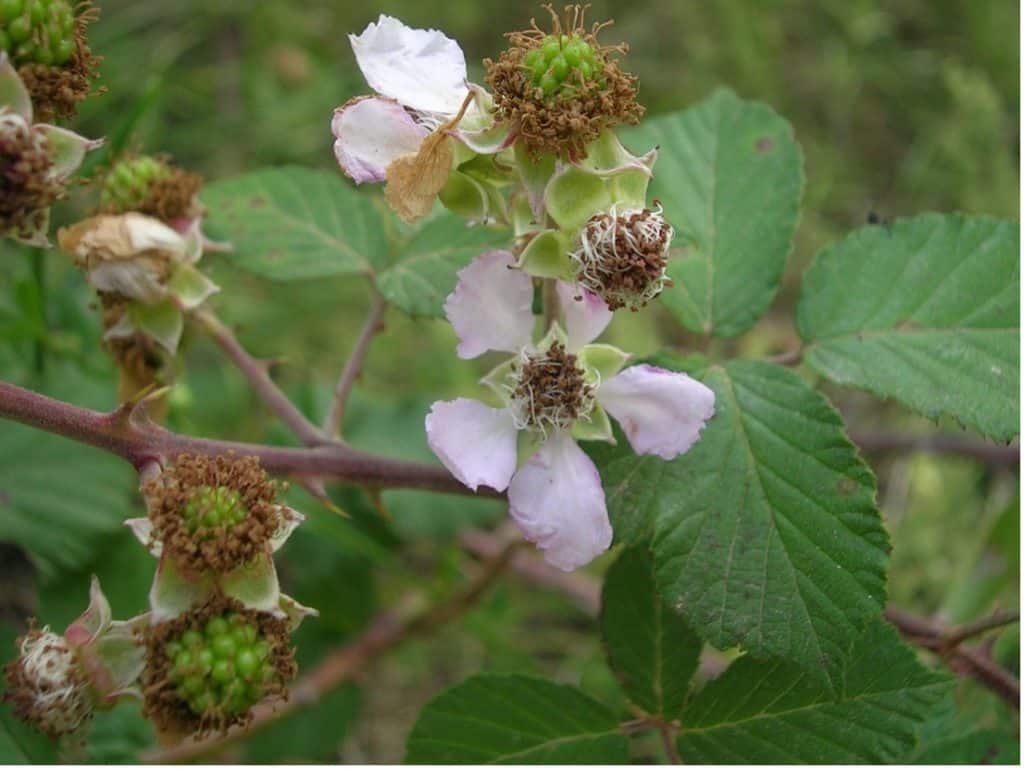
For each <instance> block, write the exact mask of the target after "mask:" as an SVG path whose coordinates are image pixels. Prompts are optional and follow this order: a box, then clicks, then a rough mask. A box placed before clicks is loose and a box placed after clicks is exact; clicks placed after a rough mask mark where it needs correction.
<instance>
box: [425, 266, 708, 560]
mask: <svg viewBox="0 0 1024 769" xmlns="http://www.w3.org/2000/svg"><path fill="white" fill-rule="evenodd" d="M513 264H514V259H513V257H512V255H511V254H510V253H508V252H504V251H494V252H489V253H486V254H484V255H482V256H481V257H479V258H478V259H477V260H476V261H475V262H473V263H472V264H471V265H469V266H468V267H466V268H465V269H464V270H463V271H462V272H461V273H460V274H459V284H458V286H457V287H456V289H455V291H454V292H453V293H452V294H451V295H450V296H449V297H448V300H447V302H446V304H445V312H446V314H447V316H448V319H449V320H450V321H451V323H452V325H453V327H454V328H455V331H456V334H457V335H458V337H459V340H460V343H459V348H458V352H459V355H460V356H461V357H464V358H472V357H476V356H477V355H480V354H482V353H483V352H485V351H487V350H504V351H509V352H516V353H517V356H516V357H515V358H513V359H511V360H509V361H507V362H506V363H504V364H502V365H501V366H498V367H497V368H496V369H495V370H494V371H493V372H492V373H491V374H489V375H488V377H487V378H486V379H485V380H484V382H485V383H486V384H488V385H489V386H490V387H492V388H493V389H494V390H495V392H497V393H498V395H499V396H500V397H501V398H502V400H503V402H504V406H503V407H502V408H492V407H490V406H487V405H485V404H483V403H481V402H479V401H475V400H470V399H467V398H459V399H457V400H454V401H446V402H438V403H435V404H434V405H433V407H432V409H431V411H430V414H429V415H428V416H427V418H426V430H427V441H428V443H429V444H430V447H431V449H432V450H433V451H434V453H435V454H436V455H437V456H438V458H439V459H440V460H441V461H442V463H443V464H444V465H445V467H447V468H448V469H449V470H450V471H451V472H452V474H453V475H455V477H456V478H458V479H459V480H460V481H461V482H462V483H464V484H465V485H466V486H468V487H469V488H471V489H474V490H476V489H477V488H478V487H479V486H481V485H485V486H490V487H491V488H493V489H496V490H498V491H503V490H505V489H506V488H507V489H508V500H509V511H510V513H511V515H512V517H513V518H514V519H515V521H516V523H517V524H518V525H519V527H520V529H521V531H522V532H523V535H524V536H525V537H526V538H527V539H529V540H531V541H533V542H536V543H537V545H538V546H539V547H540V548H541V549H542V550H543V551H544V553H545V557H546V558H547V560H548V561H549V562H550V563H552V564H554V565H555V566H557V567H559V568H561V569H564V570H566V571H570V570H572V569H575V568H578V567H579V566H582V565H584V564H586V563H588V562H589V561H590V560H592V559H593V558H594V557H596V556H597V555H599V554H600V553H602V552H603V551H604V550H606V549H607V548H608V547H609V545H610V544H611V539H612V530H611V526H610V524H609V522H608V513H607V510H606V507H605V499H604V491H603V489H602V486H601V479H600V477H599V475H598V472H597V468H596V467H595V466H594V463H593V462H592V461H591V460H590V458H589V457H588V456H587V455H586V454H585V453H584V452H583V451H582V450H581V449H580V448H579V447H578V446H577V445H576V442H575V440H576V439H583V440H607V441H611V440H613V439H612V433H611V426H610V424H609V422H608V415H609V414H610V415H611V416H612V417H614V418H615V419H616V420H617V421H618V422H619V424H620V425H621V426H622V429H623V432H624V433H625V434H626V438H627V440H628V441H629V443H630V445H631V446H632V447H633V450H634V451H636V452H637V453H639V454H655V455H657V456H659V457H661V458H663V459H672V458H674V457H676V456H678V455H679V454H682V453H683V452H685V451H687V450H688V449H689V448H690V447H691V446H692V445H693V444H694V443H695V442H696V441H697V438H698V437H699V435H700V431H701V429H702V428H703V427H704V424H705V423H706V422H707V420H708V419H710V418H711V417H712V415H713V414H714V400H715V397H714V393H713V392H712V391H711V390H710V389H709V388H707V387H706V386H705V385H703V384H701V383H700V382H698V381H696V380H695V379H692V378H691V377H689V376H687V375H686V374H680V373H675V372H671V371H666V370H664V369H660V368H656V367H654V366H648V365H638V366H632V367H630V368H626V369H624V370H622V366H623V365H624V364H625V362H626V360H627V359H628V356H627V355H626V354H625V353H623V352H621V351H619V350H617V349H616V348H614V347H611V346H610V345H604V344H591V342H593V340H594V339H596V338H597V337H598V336H599V335H600V334H601V332H602V331H603V330H604V328H605V327H606V326H607V325H608V322H609V321H610V319H611V314H612V313H611V311H610V310H609V309H608V307H607V306H606V305H605V304H604V302H603V301H602V300H601V299H600V298H598V297H597V296H595V295H594V294H591V293H590V292H587V291H580V292H577V291H576V290H574V289H573V288H572V287H571V286H569V285H568V284H565V283H559V284H558V286H557V289H558V297H559V304H560V307H561V311H562V317H563V319H564V322H565V331H564V332H563V331H562V330H561V329H560V328H559V327H558V326H557V325H555V326H554V327H553V329H552V331H551V332H549V333H548V334H547V335H546V336H545V338H544V340H542V341H541V342H540V343H539V344H538V345H536V346H533V345H532V344H531V339H532V329H533V325H534V319H533V315H532V313H531V302H530V297H532V293H533V284H532V281H531V279H530V277H529V276H528V275H526V274H524V273H522V272H521V271H518V270H514V269H510V268H511V267H512V265H513ZM520 450H524V453H526V454H530V452H531V451H533V453H532V455H530V456H529V458H528V459H526V461H525V462H522V463H520V460H519V456H520V455H519V452H520Z"/></svg>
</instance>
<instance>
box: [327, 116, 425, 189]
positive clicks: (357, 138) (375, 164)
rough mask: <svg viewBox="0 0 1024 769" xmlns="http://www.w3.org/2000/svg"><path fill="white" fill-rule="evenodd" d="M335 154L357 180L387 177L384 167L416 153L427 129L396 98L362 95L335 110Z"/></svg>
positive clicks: (332, 123)
mask: <svg viewBox="0 0 1024 769" xmlns="http://www.w3.org/2000/svg"><path fill="white" fill-rule="evenodd" d="M331 132H332V133H333V134H334V138H335V141H334V156H335V157H336V158H337V159H338V165H340V166H341V170H343V171H344V172H345V173H346V174H347V175H348V176H349V177H350V178H351V179H352V181H354V182H355V183H356V184H363V183H365V182H382V181H384V176H385V173H384V172H385V170H386V169H387V167H388V166H389V165H391V163H392V162H393V161H394V160H395V159H397V158H399V157H401V156H402V155H410V154H413V153H415V152H416V151H417V150H418V149H419V147H420V144H422V143H423V139H424V138H425V137H426V135H427V133H428V131H427V129H426V128H423V127H422V126H419V125H417V124H416V122H415V121H414V120H413V119H412V116H410V115H409V113H408V112H406V111H405V109H403V108H402V105H400V104H399V103H398V102H396V101H394V100H393V99H379V98H376V97H373V96H363V97H359V98H356V99H353V100H351V101H349V102H348V103H347V104H345V105H343V106H341V107H338V109H336V110H334V117H333V118H332V119H331Z"/></svg>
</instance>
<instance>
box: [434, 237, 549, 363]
mask: <svg viewBox="0 0 1024 769" xmlns="http://www.w3.org/2000/svg"><path fill="white" fill-rule="evenodd" d="M514 264H515V260H514V259H513V257H512V254H510V253H509V252H508V251H488V252H486V253H483V254H481V255H480V256H478V257H477V258H476V259H474V260H473V261H472V262H471V263H470V264H469V265H468V266H466V267H464V268H463V269H462V270H461V271H460V272H459V282H458V284H457V285H456V286H455V290H454V291H453V292H452V293H450V294H449V295H448V298H447V299H445V302H444V313H445V316H447V318H448V321H449V322H450V323H451V324H452V327H453V328H454V329H455V333H456V334H457V335H458V337H459V346H458V348H456V352H458V355H459V357H460V358H466V359H468V358H475V357H477V356H478V355H483V354H484V353H485V352H487V351H488V350H503V351H505V352H519V350H520V349H522V348H523V347H525V346H527V345H529V344H530V340H531V338H532V335H533V326H534V319H533V281H532V280H531V279H530V276H529V275H527V274H525V273H523V272H522V271H520V270H514V269H511V267H512V266H513V265H514Z"/></svg>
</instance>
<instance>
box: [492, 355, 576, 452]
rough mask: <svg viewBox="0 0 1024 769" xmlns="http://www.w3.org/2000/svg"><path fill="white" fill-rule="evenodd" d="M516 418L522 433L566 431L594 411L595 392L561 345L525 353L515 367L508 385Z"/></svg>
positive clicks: (573, 359)
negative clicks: (528, 430) (529, 430)
mask: <svg viewBox="0 0 1024 769" xmlns="http://www.w3.org/2000/svg"><path fill="white" fill-rule="evenodd" d="M506 388H507V391H508V393H509V398H510V401H511V407H512V415H513V418H514V419H515V422H516V427H518V428H519V429H520V430H526V429H534V430H539V431H540V432H541V433H543V434H544V435H547V433H548V430H565V429H568V428H570V427H571V426H572V425H573V423H574V422H575V421H576V420H577V419H585V418H587V417H588V415H589V414H590V411H591V410H592V409H593V407H594V395H593V388H592V387H591V386H590V385H589V384H587V382H586V381H585V379H584V372H583V368H582V367H581V366H580V365H579V362H578V360H577V358H576V356H575V355H573V354H572V353H569V352H568V351H567V350H566V349H565V345H564V344H562V343H561V342H554V343H552V344H551V346H550V347H548V349H546V350H542V351H534V352H530V351H528V350H524V351H523V352H522V353H521V354H520V356H519V359H518V360H517V361H516V362H515V363H514V364H513V365H512V372H511V374H510V376H509V381H508V384H507V385H506Z"/></svg>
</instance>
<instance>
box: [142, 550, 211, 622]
mask: <svg viewBox="0 0 1024 769" xmlns="http://www.w3.org/2000/svg"><path fill="white" fill-rule="evenodd" d="M214 591H215V585H214V581H213V577H212V576H211V575H209V574H196V575H194V576H191V577H186V576H185V575H184V574H182V573H181V571H180V570H179V569H178V567H177V566H176V565H175V563H174V561H173V560H171V558H170V557H169V556H168V555H167V553H166V552H165V553H164V554H163V555H162V556H161V558H160V564H159V565H158V566H157V567H156V575H155V576H154V577H153V584H152V586H151V587H150V589H149V611H150V614H151V616H152V621H153V624H154V625H155V624H158V623H160V622H166V621H167V620H170V619H174V618H175V617H177V616H178V615H180V614H183V613H184V612H186V611H188V610H189V609H190V608H191V607H192V606H193V605H194V604H200V603H203V602H204V601H205V600H206V599H207V598H209V597H210V596H211V595H213V594H214Z"/></svg>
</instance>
